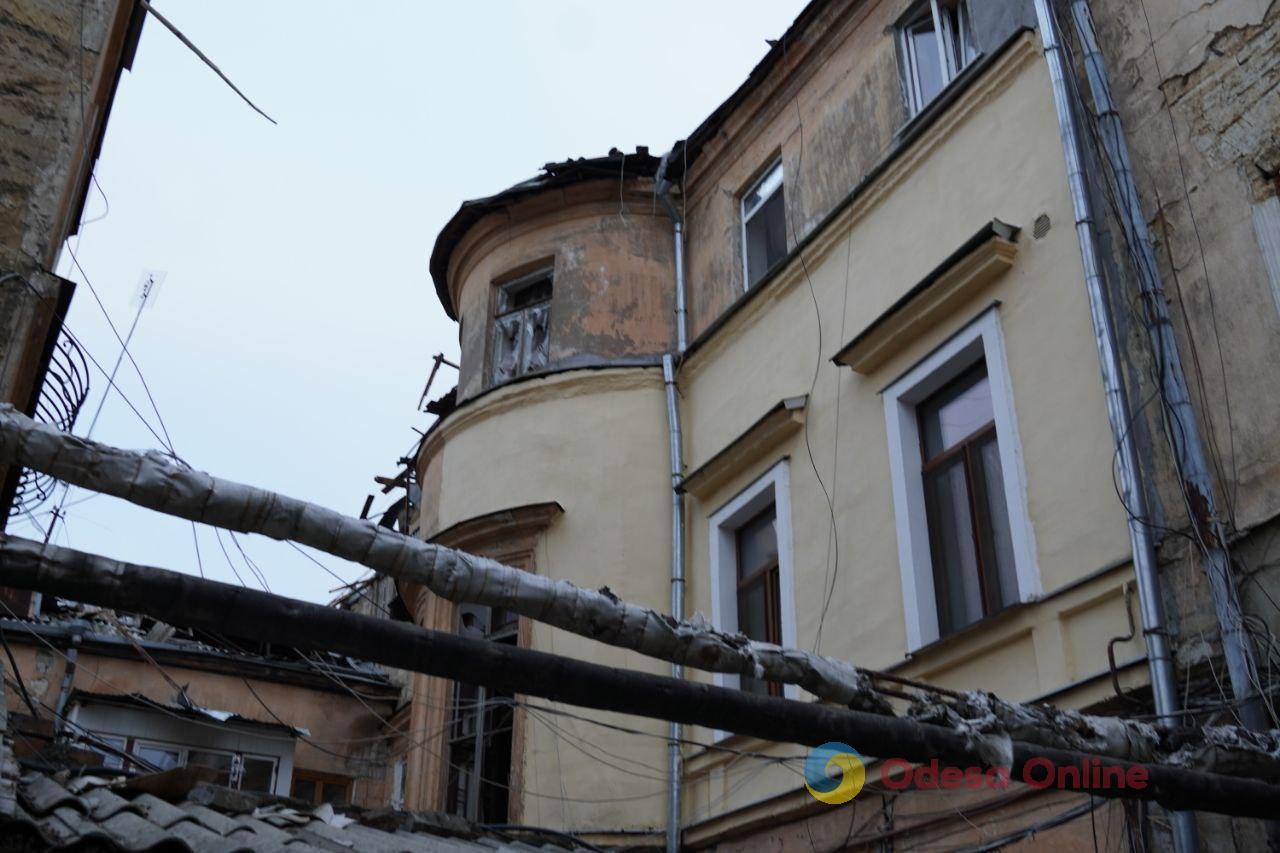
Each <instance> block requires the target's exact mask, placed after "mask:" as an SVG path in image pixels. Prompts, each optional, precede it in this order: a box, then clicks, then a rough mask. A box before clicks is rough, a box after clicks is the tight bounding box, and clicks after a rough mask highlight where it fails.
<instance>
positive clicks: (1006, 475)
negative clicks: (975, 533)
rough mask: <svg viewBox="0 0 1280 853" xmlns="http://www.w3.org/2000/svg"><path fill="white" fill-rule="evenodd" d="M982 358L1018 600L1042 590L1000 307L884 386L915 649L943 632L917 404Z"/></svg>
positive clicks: (906, 605) (910, 639)
mask: <svg viewBox="0 0 1280 853" xmlns="http://www.w3.org/2000/svg"><path fill="white" fill-rule="evenodd" d="M983 359H985V360H986V364H987V377H988V380H989V382H990V384H991V406H992V409H993V410H994V413H995V422H996V441H997V445H998V447H999V449H1000V467H1001V474H1002V475H1003V479H1004V493H1005V500H1006V503H1007V507H1006V509H1007V512H1008V514H1009V531H1010V535H1011V538H1012V541H1013V560H1014V569H1015V572H1014V574H1015V577H1016V579H1017V584H1018V601H1019V602H1025V601H1031V600H1033V599H1035V598H1037V597H1038V596H1039V595H1040V593H1041V589H1042V588H1041V584H1040V568H1039V566H1038V564H1037V560H1036V546H1035V535H1034V531H1033V529H1032V526H1031V516H1030V514H1029V513H1028V511H1027V488H1026V483H1027V477H1026V470H1025V467H1024V465H1023V459H1022V445H1021V443H1020V442H1019V440H1018V421H1017V417H1016V416H1015V414H1014V410H1013V388H1012V385H1011V383H1010V381H1009V370H1008V367H1007V362H1006V360H1005V349H1004V338H1003V336H1002V335H1001V333H1000V317H999V312H998V309H997V307H995V306H993V307H991V308H989V309H988V310H987V311H985V312H984V313H983V314H981V315H980V316H978V317H977V318H976V319H974V320H973V321H972V322H971V323H969V325H967V326H966V327H965V328H963V329H961V330H960V331H959V332H957V333H956V334H955V335H953V336H952V337H951V338H950V339H948V340H947V341H946V342H945V343H944V344H942V346H940V347H938V349H936V350H934V352H933V353H931V354H930V355H928V356H926V357H925V359H924V360H923V361H921V362H920V363H919V364H917V365H916V366H915V367H913V368H912V369H911V370H910V371H908V372H907V373H906V374H905V375H904V376H902V377H901V378H900V379H898V380H896V381H895V382H894V383H893V384H892V385H890V386H889V387H888V388H886V389H885V390H884V392H883V396H884V413H885V423H886V427H887V429H888V439H889V468H890V474H891V477H892V480H893V514H894V527H895V529H896V532H897V539H898V563H899V568H900V570H901V573H902V606H903V612H904V615H905V618H906V629H907V650H908V652H912V651H915V650H917V649H919V648H921V647H923V646H926V645H928V644H929V643H932V642H934V641H936V640H938V639H939V637H940V631H939V626H938V601H937V596H936V595H935V592H934V587H933V556H932V554H931V553H930V547H929V520H928V515H927V513H926V510H925V498H924V477H923V476H922V475H921V468H922V465H923V461H922V459H921V457H920V421H919V418H918V416H917V414H916V406H917V405H918V404H919V403H921V402H923V401H924V400H925V399H927V398H928V397H929V396H930V395H932V394H933V393H934V392H935V391H937V390H938V389H939V388H941V387H942V386H944V385H946V384H947V383H948V382H950V381H951V380H952V379H955V378H956V377H957V376H959V375H960V374H961V373H963V372H964V371H965V370H967V369H969V368H970V367H972V366H973V365H974V364H977V363H978V362H979V361H981V360H983Z"/></svg>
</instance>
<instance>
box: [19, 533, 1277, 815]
mask: <svg viewBox="0 0 1280 853" xmlns="http://www.w3.org/2000/svg"><path fill="white" fill-rule="evenodd" d="M0 580H2V581H3V583H4V584H6V585H8V586H14V587H18V588H20V589H34V590H40V591H42V592H45V593H47V594H51V595H60V596H65V597H67V598H71V599H74V600H76V601H83V602H87V603H90V604H96V605H98V606H99V607H111V608H116V609H119V610H126V611H130V612H134V613H143V614H146V615H148V616H151V617H153V618H156V619H162V620H164V621H166V622H169V623H172V624H175V625H181V626H184V627H188V628H193V629H196V630H202V631H209V632H211V633H217V634H229V635H235V636H241V637H252V638H254V639H257V640H261V641H263V642H271V643H280V644H282V645H288V646H294V647H297V648H302V649H310V650H317V651H319V650H323V651H332V652H339V653H342V654H347V655H351V656H352V657H356V658H361V659H364V660H368V661H373V662H375V663H380V664H383V665H385V666H392V667H397V668H399V669H407V670H411V671H413V672H421V673H425V674H427V675H435V676H439V677H441V678H449V679H453V680H455V681H462V682H465V683H469V684H477V685H483V686H485V687H491V688H496V689H499V690H504V691H509V692H512V693H523V694H525V695H529V696H539V697H542V698H545V699H551V700H554V701H558V702H565V703H567V704H570V705H577V706H579V707H582V708H594V709H597V710H601V711H614V712H618V713H623V714H632V715H635V716H640V717H650V718H654V719H662V720H674V721H676V722H681V723H686V724H689V725H698V726H704V727H706V728H709V729H719V730H722V731H730V732H736V733H738V734H744V735H749V736H753V737H759V738H763V739H765V740H770V741H778V742H790V743H798V744H805V745H810V746H813V745H818V744H823V743H827V742H829V741H839V742H842V743H847V744H849V745H851V746H852V747H854V748H855V749H857V750H859V751H860V752H862V753H863V754H864V755H874V756H879V757H882V758H902V759H905V760H907V761H911V762H916V763H926V762H930V761H933V760H935V759H936V760H937V761H938V762H939V764H941V765H944V766H945V765H953V766H959V767H971V766H986V762H985V761H984V760H983V758H982V757H980V755H979V752H980V751H981V750H980V747H979V745H978V744H976V743H975V738H973V737H972V736H971V735H966V734H963V733H961V732H957V731H955V730H952V729H949V728H944V727H941V726H934V725H929V724H926V723H919V722H915V721H913V720H905V719H900V718H897V717H889V716H884V715H879V714H869V713H865V712H861V711H852V710H847V709H844V708H836V707H832V706H829V705H818V704H811V703H807V702H798V701H795V700H791V699H779V698H774V697H771V696H758V695H755V694H752V693H746V692H744V691H740V690H730V689H727V688H724V687H716V686H714V685H710V684H700V683H696V682H690V681H682V680H678V679H675V678H669V677H666V676H661V675H650V674H649V673H643V672H635V671H632V670H625V669H615V668H613V667H607V666H601V665H599V664H593V663H587V662H585V661H579V660H574V659H572V658H567V657H562V656H559V655H552V654H548V653H546V652H538V651H533V650H531V649H521V648H516V647H512V646H508V645H505V644H502V643H492V642H487V641H485V640H476V639H471V638H468V637H461V636H458V635H455V634H447V633H442V632H439V631H430V630H427V629H425V628H419V627H416V626H413V625H409V624H407V623H403V622H393V621H390V620H384V619H375V618H372V617H369V616H360V615H357V614H354V613H350V612H348V611H345V610H338V609H335V608H331V607H323V606H321V605H318V604H309V603H306V602H302V601H296V600H294V599H289V598H284V597H282V596H278V595H272V594H270V593H266V592H259V591H256V590H251V589H246V588H244V587H238V586H232V585H231V584H224V583H219V582H217V581H208V580H203V579H201V578H196V577H192V576H190V575H184V574H179V573H177V572H170V571H164V570H162V569H154V568H148V567H144V566H136V565H132V564H129V563H123V562H119V561H117V560H111V559H108V558H105V557H98V556H95V555H92V554H85V553H83V552H79V551H73V550H71V549H68V548H59V547H57V546H53V545H41V544H40V543H38V542H32V541H29V540H25V539H15V538H13V537H9V536H4V535H2V534H0ZM1011 746H1012V748H1011V753H1012V761H1011V762H1010V765H1011V766H1010V768H1009V769H1010V771H1011V774H1012V777H1013V778H1014V779H1023V778H1025V776H1024V774H1025V773H1026V771H1027V768H1028V765H1031V767H1032V768H1036V767H1039V768H1041V769H1042V770H1044V769H1047V768H1048V765H1053V766H1054V767H1063V768H1070V767H1074V768H1080V767H1087V768H1089V772H1086V773H1083V774H1080V773H1077V778H1076V779H1075V780H1074V782H1071V780H1064V782H1069V784H1064V785H1062V786H1061V787H1063V788H1064V789H1065V790H1074V791H1080V792H1083V793H1092V794H1096V795H1098V796H1102V797H1110V798H1124V799H1142V800H1155V801H1157V802H1160V803H1162V804H1163V805H1165V806H1167V807H1170V808H1183V809H1187V808H1195V809H1200V810H1204V811H1212V812H1219V813H1221V814H1229V815H1239V816H1243V817H1270V816H1272V815H1274V814H1275V812H1276V809H1277V808H1280V786H1277V785H1270V784H1266V783H1264V782H1259V781H1256V780H1253V779H1243V778H1239V777H1233V776H1224V775H1221V774H1216V773H1204V772H1199V771H1194V770H1184V769H1180V768H1174V767H1166V766H1162V765H1154V764H1137V763H1134V762H1128V761H1120V760H1118V759H1113V758H1103V757H1099V756H1096V755H1089V754H1086V753H1081V752H1072V751H1068V750H1060V749H1050V748H1045V747H1037V746H1031V745H1028V744H1025V743H1022V742H1019V741H1014V742H1013V743H1012V745H1011ZM1111 768H1114V770H1111ZM1095 770H1096V771H1097V773H1095V772H1094V771H1095ZM1107 771H1109V772H1112V773H1114V772H1120V773H1124V774H1130V773H1132V772H1134V771H1138V772H1143V773H1145V774H1146V776H1147V780H1148V782H1147V784H1146V785H1145V786H1144V787H1141V788H1137V787H1124V788H1118V787H1115V786H1114V785H1112V786H1106V785H1099V784H1098V783H1097V781H1096V780H1097V778H1098V774H1101V773H1103V772H1107ZM1036 778H1039V777H1036Z"/></svg>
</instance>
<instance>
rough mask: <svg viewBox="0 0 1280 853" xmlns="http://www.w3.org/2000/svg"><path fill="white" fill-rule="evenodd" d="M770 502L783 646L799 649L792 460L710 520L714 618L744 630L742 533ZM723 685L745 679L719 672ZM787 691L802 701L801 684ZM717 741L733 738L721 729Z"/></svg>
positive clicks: (724, 625)
mask: <svg viewBox="0 0 1280 853" xmlns="http://www.w3.org/2000/svg"><path fill="white" fill-rule="evenodd" d="M770 504H773V505H774V507H775V513H776V519H777V526H776V531H777V543H778V588H777V592H778V596H777V598H778V629H779V630H778V636H779V640H780V641H779V645H782V646H790V647H795V646H798V645H799V643H798V642H797V640H796V616H795V613H796V611H795V569H794V565H793V560H792V538H791V468H790V460H789V459H787V458H785V457H784V458H783V459H781V460H779V461H777V462H775V463H774V464H773V465H772V466H771V467H769V468H768V469H766V470H765V472H764V473H763V474H761V475H760V476H759V477H757V478H756V479H755V480H754V481H753V482H752V483H751V484H750V485H748V486H746V487H745V488H744V489H742V490H741V491H739V492H738V493H737V494H735V495H733V496H732V497H730V498H729V499H728V500H727V501H725V502H724V503H723V504H722V505H721V506H720V507H719V508H718V509H716V510H715V511H714V512H712V513H711V514H710V515H709V516H708V518H707V524H708V528H709V530H708V533H709V535H710V540H711V541H710V557H711V559H710V569H711V572H710V574H711V578H710V587H711V621H712V623H713V624H715V625H716V626H717V627H719V628H721V629H722V630H725V631H729V632H733V631H736V630H738V578H739V572H738V563H737V538H736V536H737V531H738V530H739V529H740V528H741V527H742V526H744V525H745V524H746V523H748V522H749V521H751V520H752V519H753V518H756V517H757V516H758V515H759V514H760V513H761V512H762V511H763V510H765V509H766V508H767V507H768V506H769V505H770ZM713 678H714V679H715V683H716V684H717V685H719V686H720V687H727V688H731V689H738V688H739V687H741V684H742V682H741V679H740V678H739V677H738V676H737V675H735V674H732V673H720V672H718V673H715V674H714V676H713ZM780 687H781V688H782V692H781V695H782V696H785V697H786V698H788V699H799V698H800V688H799V687H798V686H796V685H794V684H786V685H780ZM715 736H716V739H717V740H719V739H723V738H725V737H728V736H729V735H728V733H727V732H717V733H716V735H715Z"/></svg>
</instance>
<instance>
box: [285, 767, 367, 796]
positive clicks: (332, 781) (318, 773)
mask: <svg viewBox="0 0 1280 853" xmlns="http://www.w3.org/2000/svg"><path fill="white" fill-rule="evenodd" d="M299 782H314V783H316V795H315V797H313V798H312V799H311V801H310V802H311V803H312V804H313V805H317V806H319V805H321V804H323V803H324V801H325V800H324V786H326V785H332V786H341V787H343V788H345V789H346V799H345V803H346V804H348V805H349V804H350V803H351V795H352V793H353V792H354V790H355V779H354V778H353V777H351V776H343V775H342V774H341V773H328V772H325V771H323V770H307V769H306V768H301V767H295V768H293V778H292V779H290V780H289V796H290V797H293V798H294V799H301V798H300V797H298V796H297V795H296V794H294V793H293V791H294V788H295V787H296V786H297V784H298V783H299Z"/></svg>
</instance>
